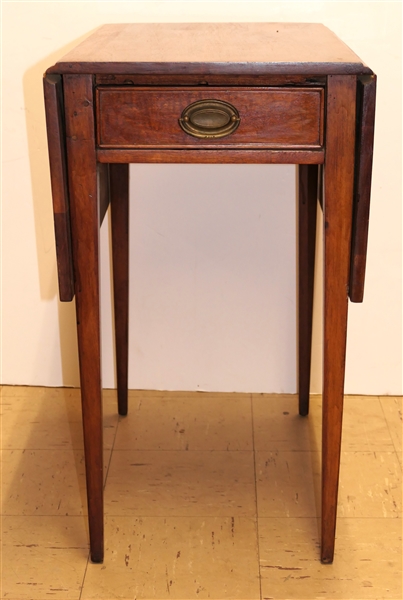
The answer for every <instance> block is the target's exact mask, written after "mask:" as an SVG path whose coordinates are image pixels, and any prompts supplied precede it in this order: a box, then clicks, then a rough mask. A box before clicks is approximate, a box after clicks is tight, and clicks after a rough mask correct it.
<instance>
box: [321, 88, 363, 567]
mask: <svg viewBox="0 0 403 600" xmlns="http://www.w3.org/2000/svg"><path fill="white" fill-rule="evenodd" d="M355 106H356V78H355V77H354V76H329V78H328V89H327V127H326V157H325V194H324V342H323V343H324V363H323V369H324V373H323V429H322V548H321V560H322V562H324V563H331V562H332V561H333V554H334V542H335V530H336V511H337V495H338V482H339V467H340V449H341V429H342V416H343V394H344V371H345V354H346V334H347V305H348V281H349V267H350V241H351V223H352V201H353V180H354V145H355V139H354V138H355Z"/></svg>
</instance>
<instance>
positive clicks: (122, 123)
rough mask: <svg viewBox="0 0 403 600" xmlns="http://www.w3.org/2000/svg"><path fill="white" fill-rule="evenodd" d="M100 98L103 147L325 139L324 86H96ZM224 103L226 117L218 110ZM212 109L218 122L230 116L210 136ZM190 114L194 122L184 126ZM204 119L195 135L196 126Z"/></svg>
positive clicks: (313, 143) (289, 144) (296, 143)
mask: <svg viewBox="0 0 403 600" xmlns="http://www.w3.org/2000/svg"><path fill="white" fill-rule="evenodd" d="M96 101H97V138H98V146H99V147H100V148H174V149H175V148H200V147H203V148H279V149H281V148H285V149H287V148H293V149H295V148H309V149H318V148H321V147H322V145H323V106H324V90H323V88H287V89H285V88H241V87H239V88H219V87H216V88H209V89H200V87H198V88H184V87H182V88H135V89H133V88H129V89H128V88H127V87H98V88H97V96H96ZM194 103H198V104H197V105H195V106H196V109H194V108H193V107H192V106H191V105H193V104H194ZM220 105H221V106H222V107H223V109H224V113H225V111H227V113H228V117H226V116H225V114H224V113H222V111H221V112H220ZM228 105H229V106H230V108H229V109H227V108H225V107H227V106H228ZM188 107H190V110H189V111H188V113H186V109H187V108H188ZM203 107H206V108H205V109H203ZM217 107H218V109H217ZM199 108H200V110H199ZM232 109H233V112H231V110H232ZM192 110H193V116H192ZM214 110H215V111H216V113H215V115H213V117H214V118H215V117H218V121H217V122H218V123H219V125H220V124H221V125H223V123H224V125H225V120H226V119H227V120H228V122H229V126H228V127H227V128H225V127H221V128H220V126H219V127H218V132H221V133H219V134H218V137H214V136H212V137H206V135H207V136H209V133H208V132H209V127H211V123H210V124H209V123H208V122H207V121H208V119H207V121H206V119H205V117H206V115H207V113H208V111H210V113H211V111H212V112H213V113H214ZM195 111H196V112H195ZM198 111H199V112H198ZM187 114H190V119H194V121H195V126H194V127H190V128H188V127H186V124H187V122H189V118H188V117H187ZM195 115H196V116H195ZM231 115H232V116H231ZM231 119H233V121H234V127H233V128H232V127H231V126H230V125H231V122H230V121H231ZM200 123H201V124H202V128H201V133H200V132H199V135H197V132H196V133H194V129H197V127H198V126H199V124H200ZM206 123H207V128H206V127H203V125H206ZM185 129H190V132H187V131H186V130H185ZM192 131H193V133H192ZM206 131H207V134H206V135H204V134H205V132H206ZM211 131H212V132H213V134H214V129H211Z"/></svg>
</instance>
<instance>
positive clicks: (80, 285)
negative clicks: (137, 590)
mask: <svg viewBox="0 0 403 600" xmlns="http://www.w3.org/2000/svg"><path fill="white" fill-rule="evenodd" d="M64 94H65V116H66V140H67V158H68V166H69V195H70V205H71V206H70V209H71V227H72V240H73V263H74V277H75V293H76V311H77V335H78V350H79V361H80V379H81V399H82V412H83V429H84V451H85V467H86V479H87V501H88V520H89V530H90V546H91V559H92V561H93V562H102V560H103V535H104V533H103V467H102V387H101V336H100V305H99V206H98V199H97V174H96V157H95V141H94V140H95V137H94V115H93V97H92V77H91V76H90V75H67V76H65V77H64Z"/></svg>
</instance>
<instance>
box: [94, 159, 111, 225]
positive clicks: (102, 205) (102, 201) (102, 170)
mask: <svg viewBox="0 0 403 600" xmlns="http://www.w3.org/2000/svg"><path fill="white" fill-rule="evenodd" d="M97 176H98V197H99V221H100V223H101V224H102V222H103V220H104V218H105V215H106V211H107V210H108V208H109V204H110V191H109V165H108V164H105V163H98V164H97Z"/></svg>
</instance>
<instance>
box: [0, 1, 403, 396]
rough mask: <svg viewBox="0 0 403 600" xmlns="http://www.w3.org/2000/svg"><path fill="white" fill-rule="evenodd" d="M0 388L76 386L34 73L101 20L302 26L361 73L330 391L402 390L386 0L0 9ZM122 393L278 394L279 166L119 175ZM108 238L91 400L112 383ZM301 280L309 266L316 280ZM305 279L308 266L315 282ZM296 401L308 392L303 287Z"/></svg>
mask: <svg viewBox="0 0 403 600" xmlns="http://www.w3.org/2000/svg"><path fill="white" fill-rule="evenodd" d="M2 6H3V61H4V67H3V68H4V70H3V94H2V99H3V161H4V165H3V196H2V198H3V200H2V205H3V209H2V210H3V242H2V243H3V274H2V294H3V297H2V320H3V321H2V352H3V355H2V381H3V383H8V384H31V385H77V384H78V372H77V359H76V339H75V320H74V319H75V315H74V303H73V304H60V303H59V302H58V300H57V278H56V264H55V247H54V238H53V222H52V209H51V197H50V183H49V173H48V166H47V148H46V137H45V121H44V112H43V101H42V73H43V72H44V71H45V69H46V68H47V67H48V66H50V65H51V64H53V63H54V62H55V61H56V60H57V59H58V58H60V57H61V56H62V55H63V54H65V53H66V52H67V51H68V50H69V49H71V48H72V47H73V46H74V45H76V44H77V43H78V42H79V41H80V40H82V39H83V38H84V37H86V36H87V35H88V34H89V33H91V32H92V31H93V30H94V29H95V28H96V27H98V26H99V25H101V24H103V23H108V22H130V21H131V22H135V21H139V22H141V21H143V22H144V21H171V22H178V21H229V20H230V21H301V22H303V21H305V22H322V23H324V24H325V25H327V26H328V27H329V28H331V29H332V30H333V31H335V33H336V34H338V35H339V36H340V37H341V38H342V39H343V40H344V41H345V42H346V43H347V44H348V45H350V46H351V47H352V48H353V50H354V51H355V52H356V53H357V54H358V55H359V56H361V58H362V59H363V60H364V61H365V62H366V63H367V64H369V65H370V67H371V68H372V69H373V70H374V71H375V72H377V74H378V77H379V79H378V105H377V125H376V144H375V158H374V176H373V197H372V213H371V227H370V240H369V253H368V270H367V285H366V292H365V301H364V304H362V305H350V319H349V336H348V357H347V375H346V391H347V392H349V393H363V394H384V393H386V394H401V393H402V337H401V336H402V305H401V292H402V278H401V275H402V269H401V187H400V172H401V171H400V168H401V159H400V148H401V128H400V123H401V81H400V77H401V72H402V68H401V53H400V50H401V3H396V2H384V1H382V2H202V1H200V2H169V1H167V2H3V3H2ZM131 177H132V183H131V195H132V212H131V228H132V234H133V235H132V247H131V359H130V386H131V387H132V388H160V389H178V390H179V389H189V390H190V389H204V390H218V391H226V390H227V391H232V390H237V391H262V392H263V391H268V392H283V391H284V392H293V391H295V388H296V382H295V364H296V334H295V330H296V319H295V297H296V291H295V242H294V238H295V227H296V224H295V168H294V167H291V166H283V165H280V166H256V165H244V166H242V167H239V166H233V165H227V166H217V165H214V166H207V165H206V166H202V165H183V166H180V165H135V166H133V167H131ZM108 235H109V233H108V225H107V224H106V225H104V226H103V229H102V259H103V267H102V289H103V323H102V328H103V354H104V357H103V370H104V385H105V386H106V387H112V386H114V375H113V372H114V366H113V344H112V326H111V309H110V291H109V273H110V270H109V262H108ZM318 268H319V265H318ZM319 270H320V269H319ZM316 304H317V307H316V313H315V340H314V365H313V390H314V391H319V390H320V365H321V342H320V327H319V323H320V286H318V290H317V303H316Z"/></svg>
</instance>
